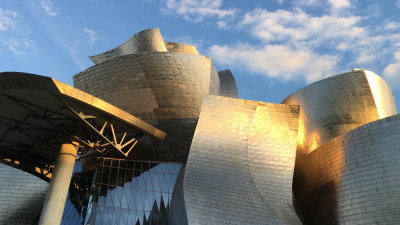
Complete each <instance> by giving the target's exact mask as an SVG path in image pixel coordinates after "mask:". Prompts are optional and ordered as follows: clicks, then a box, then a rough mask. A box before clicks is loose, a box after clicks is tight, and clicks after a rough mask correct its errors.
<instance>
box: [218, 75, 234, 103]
mask: <svg viewBox="0 0 400 225" xmlns="http://www.w3.org/2000/svg"><path fill="white" fill-rule="evenodd" d="M218 76H219V80H220V84H221V96H225V97H230V98H239V93H238V89H237V86H236V81H235V77H234V76H233V74H232V72H231V71H230V70H229V69H226V70H220V71H218Z"/></svg>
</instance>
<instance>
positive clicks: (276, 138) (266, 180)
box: [184, 96, 301, 224]
mask: <svg viewBox="0 0 400 225" xmlns="http://www.w3.org/2000/svg"><path fill="white" fill-rule="evenodd" d="M298 113H299V107H298V106H291V105H278V104H270V103H260V102H255V101H247V100H239V99H233V98H225V97H218V96H207V97H205V98H204V101H203V106H202V110H201V115H200V118H199V123H198V125H197V127H196V131H195V135H194V138H193V141H192V145H191V148H190V153H189V158H188V162H187V166H186V171H185V179H184V199H185V205H186V210H187V217H188V221H189V224H301V223H300V220H299V219H298V218H297V215H296V214H295V212H294V209H293V205H292V195H291V178H292V174H293V168H294V157H295V146H296V145H295V142H296V134H297V124H298V123H297V121H298ZM282 156H283V157H282ZM274 195H277V196H274Z"/></svg>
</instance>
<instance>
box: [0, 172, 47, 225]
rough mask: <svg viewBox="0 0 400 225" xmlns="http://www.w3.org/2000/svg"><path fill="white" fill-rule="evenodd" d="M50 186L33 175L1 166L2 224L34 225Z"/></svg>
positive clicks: (0, 209)
mask: <svg viewBox="0 0 400 225" xmlns="http://www.w3.org/2000/svg"><path fill="white" fill-rule="evenodd" d="M48 186H49V184H48V183H47V182H46V181H44V180H42V179H40V178H37V177H34V176H33V175H32V174H29V173H27V172H24V171H21V170H18V169H15V168H12V167H9V166H6V165H3V164H0V224H13V225H26V224H32V222H33V221H34V219H35V218H36V217H38V216H40V210H41V208H42V205H43V202H44V198H45V196H46V192H47V188H48Z"/></svg>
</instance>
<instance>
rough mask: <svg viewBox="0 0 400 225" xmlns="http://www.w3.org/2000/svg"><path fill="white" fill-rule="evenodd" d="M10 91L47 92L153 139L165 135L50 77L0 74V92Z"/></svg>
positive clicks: (18, 73) (133, 117)
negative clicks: (72, 101)
mask: <svg viewBox="0 0 400 225" xmlns="http://www.w3.org/2000/svg"><path fill="white" fill-rule="evenodd" d="M12 89H19V90H20V89H26V90H41V91H48V92H49V93H51V94H56V95H62V96H65V97H68V98H70V99H72V100H75V101H78V102H81V103H84V104H86V105H87V106H90V107H92V108H95V109H97V110H99V111H102V112H104V113H106V114H109V115H111V116H113V117H115V118H117V119H118V120H120V121H121V122H125V123H127V124H129V125H131V126H133V127H134V128H135V129H137V130H139V131H141V132H143V133H146V134H148V135H150V136H153V137H155V138H158V139H161V140H162V139H164V138H165V136H166V133H164V132H163V131H161V130H159V129H157V128H155V127H153V126H151V125H150V124H148V123H146V122H144V121H143V120H141V119H139V118H137V117H135V116H133V115H131V114H129V113H127V112H125V111H123V110H121V109H119V108H117V107H115V106H113V105H111V104H110V103H108V102H105V101H103V100H101V99H99V98H96V97H94V96H92V95H90V94H88V93H86V92H83V91H81V90H78V89H76V88H74V87H72V86H70V85H68V84H65V83H63V82H61V81H58V80H56V79H53V78H50V77H46V76H41V75H36V74H29V73H21V72H2V73H0V90H12Z"/></svg>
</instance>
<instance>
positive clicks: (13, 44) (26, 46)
mask: <svg viewBox="0 0 400 225" xmlns="http://www.w3.org/2000/svg"><path fill="white" fill-rule="evenodd" d="M0 44H1V45H3V46H4V47H6V48H7V49H8V50H10V51H11V52H13V53H14V54H16V55H19V56H24V55H28V54H29V53H30V52H31V50H32V48H34V47H36V42H35V41H33V40H31V39H28V38H17V37H3V38H1V40H0Z"/></svg>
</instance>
